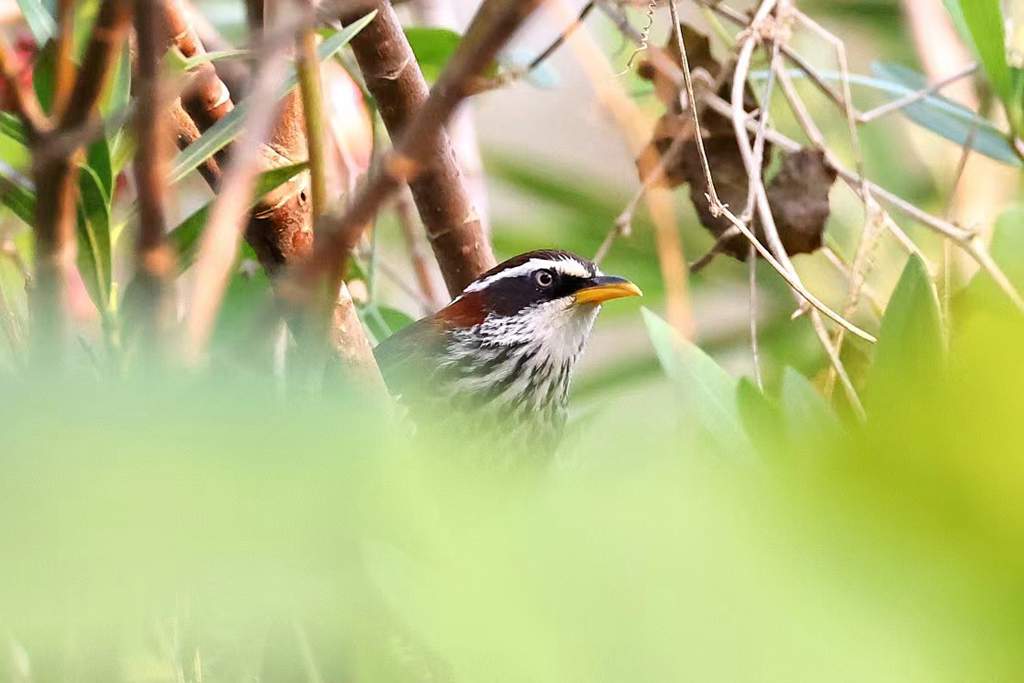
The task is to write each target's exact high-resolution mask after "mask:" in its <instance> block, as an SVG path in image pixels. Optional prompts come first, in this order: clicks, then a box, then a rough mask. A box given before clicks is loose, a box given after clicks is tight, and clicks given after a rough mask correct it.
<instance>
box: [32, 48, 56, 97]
mask: <svg viewBox="0 0 1024 683" xmlns="http://www.w3.org/2000/svg"><path fill="white" fill-rule="evenodd" d="M56 50H57V48H56V46H55V45H54V44H53V43H52V42H50V43H47V44H46V45H44V46H42V47H40V48H39V52H38V53H36V61H35V63H34V64H33V65H32V87H33V89H34V90H35V92H36V99H38V100H39V106H40V107H41V108H42V110H43V111H44V112H46V113H47V114H49V113H51V112H52V111H53V91H54V88H55V87H56V80H55V78H56V76H55V73H54V69H55V60H56Z"/></svg>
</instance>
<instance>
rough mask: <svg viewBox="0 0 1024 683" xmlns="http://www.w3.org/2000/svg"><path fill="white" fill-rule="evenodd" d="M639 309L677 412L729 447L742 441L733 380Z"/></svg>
mask: <svg viewBox="0 0 1024 683" xmlns="http://www.w3.org/2000/svg"><path fill="white" fill-rule="evenodd" d="M641 311H642V312H643V317H644V323H645V324H646V325H647V333H648V335H649V336H650V339H651V344H652V345H653V346H654V351H655V353H656V354H657V356H658V361H659V362H660V363H661V367H662V370H664V371H665V374H666V375H668V377H669V379H671V380H672V381H673V382H674V383H675V385H676V388H677V391H678V395H679V396H680V398H681V399H682V405H681V406H680V412H681V414H682V415H683V416H684V417H685V419H686V420H687V421H689V420H692V421H693V422H694V423H695V424H696V426H698V427H699V428H700V429H702V430H703V431H704V432H705V433H706V434H707V435H709V436H711V437H712V438H713V439H714V440H715V441H716V442H718V443H719V444H722V445H723V446H724V445H726V444H728V445H729V448H730V449H731V450H735V449H736V446H737V445H738V444H744V443H746V437H745V435H744V433H743V426H742V422H741V420H740V416H739V411H738V408H737V406H736V391H737V390H736V384H737V383H736V380H735V379H733V378H732V377H731V376H730V375H729V374H728V373H727V372H726V371H725V370H723V369H722V368H721V367H720V366H719V365H718V363H716V362H715V361H714V360H713V359H712V358H711V357H710V356H708V355H707V354H705V353H704V352H703V351H702V350H701V349H700V348H699V347H698V346H696V345H695V344H692V343H690V342H689V341H687V340H685V339H683V338H682V337H681V336H679V334H678V333H677V332H676V331H675V330H674V329H672V327H671V326H670V325H669V324H668V323H667V322H665V321H664V320H663V319H662V318H660V317H659V316H657V315H655V314H654V313H652V312H651V311H650V310H648V309H646V308H643V309H641Z"/></svg>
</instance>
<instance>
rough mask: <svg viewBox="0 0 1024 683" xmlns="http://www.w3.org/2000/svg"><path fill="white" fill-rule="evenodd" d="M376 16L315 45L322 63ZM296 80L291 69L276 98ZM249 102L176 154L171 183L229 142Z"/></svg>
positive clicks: (374, 14)
mask: <svg viewBox="0 0 1024 683" xmlns="http://www.w3.org/2000/svg"><path fill="white" fill-rule="evenodd" d="M376 15H377V11H376V10H374V11H373V12H370V13H369V14H367V15H366V16H364V17H362V18H361V19H359V20H358V21H355V22H353V23H352V24H350V25H348V26H346V27H345V28H343V29H342V30H340V31H337V32H335V33H334V34H333V35H332V36H331V37H330V38H328V39H327V40H325V41H323V42H322V43H320V45H319V46H318V47H317V58H318V59H319V60H320V61H321V62H322V61H324V60H326V59H330V58H331V57H332V56H333V55H334V54H335V53H336V52H338V50H340V49H341V48H343V47H345V46H346V45H348V44H349V42H351V40H352V38H354V37H355V36H356V35H357V34H358V33H359V32H360V31H362V30H363V28H364V27H365V26H366V25H367V24H369V23H370V22H371V21H373V18H374V17H375V16H376ZM296 83H298V76H297V75H296V73H295V69H294V68H292V69H291V70H290V72H289V74H288V77H287V78H286V79H285V82H284V84H283V85H282V87H281V90H280V91H279V97H284V96H285V95H286V94H288V92H289V91H291V89H292V88H294V87H295V85H296ZM271 104H272V103H270V102H260V103H259V105H260V106H271ZM250 105H251V102H249V100H246V101H244V102H242V103H241V104H239V105H238V106H237V107H235V108H234V110H232V111H231V112H230V113H229V114H228V115H227V116H225V117H224V118H222V119H221V120H220V121H218V122H217V123H215V124H214V125H213V126H211V127H210V128H209V130H207V131H206V132H205V133H203V134H202V135H201V136H200V137H199V139H198V140H196V141H195V142H193V143H192V144H191V145H189V146H188V147H187V148H185V149H184V150H182V151H181V153H179V154H178V156H177V158H176V159H175V160H174V166H173V168H172V169H171V174H170V182H171V183H177V182H178V181H179V180H181V179H182V178H184V177H185V176H186V175H188V174H189V173H191V172H192V171H194V170H195V169H196V168H198V167H199V165H200V164H202V163H203V162H204V161H206V160H207V159H209V158H210V157H211V156H213V155H214V154H216V153H217V152H219V151H220V150H222V149H224V148H225V147H227V146H228V145H229V144H231V141H232V140H234V139H235V137H237V136H238V134H239V133H240V132H241V131H242V127H243V125H244V123H245V117H246V113H247V112H248V110H249V106H250Z"/></svg>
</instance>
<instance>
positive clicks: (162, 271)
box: [134, 0, 175, 350]
mask: <svg viewBox="0 0 1024 683" xmlns="http://www.w3.org/2000/svg"><path fill="white" fill-rule="evenodd" d="M164 32H165V24H164V22H163V17H162V15H161V12H160V9H159V7H157V6H156V5H155V3H154V2H153V1H152V0H136V2H135V34H136V44H137V56H136V63H137V68H136V72H137V76H136V89H137V96H136V101H137V103H138V109H137V112H136V116H135V135H136V139H137V141H138V144H137V149H136V153H135V160H134V176H135V186H136V194H137V195H138V205H139V231H138V240H137V243H136V255H137V259H136V260H137V271H138V275H139V276H141V279H139V280H137V281H138V282H139V283H140V285H141V287H140V290H139V291H142V292H143V293H144V297H143V300H142V301H140V302H138V305H139V309H140V311H139V312H140V313H141V315H142V317H143V318H144V320H145V322H144V323H143V327H144V329H145V336H146V343H145V344H143V347H144V348H145V349H147V350H149V349H153V350H157V349H158V347H161V346H163V345H164V344H166V337H167V335H166V332H167V328H168V326H169V325H170V322H171V319H172V318H171V316H172V314H173V307H172V303H173V302H172V301H171V299H170V296H171V293H172V286H171V277H172V274H173V273H174V272H175V257H174V254H173V252H172V250H171V249H170V247H169V245H168V244H167V240H166V237H165V233H166V231H167V219H166V215H165V212H164V206H165V200H166V194H167V156H168V155H167V152H168V150H167V149H166V148H167V146H168V145H167V143H168V141H169V137H168V135H167V131H168V127H167V125H166V123H167V120H166V116H165V113H164V111H165V110H164V108H163V106H162V102H163V101H164V94H163V90H164V88H163V83H162V80H161V78H160V58H161V55H162V54H163V46H164V45H165V44H166V40H167V38H166V36H165V35H164Z"/></svg>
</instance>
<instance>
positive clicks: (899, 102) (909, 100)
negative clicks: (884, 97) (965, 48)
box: [857, 62, 978, 123]
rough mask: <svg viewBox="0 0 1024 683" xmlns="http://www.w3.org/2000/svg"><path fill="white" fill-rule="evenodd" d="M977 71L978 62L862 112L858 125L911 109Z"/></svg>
mask: <svg viewBox="0 0 1024 683" xmlns="http://www.w3.org/2000/svg"><path fill="white" fill-rule="evenodd" d="M977 70H978V64H977V62H974V63H972V64H968V65H967V66H965V67H964V68H962V69H960V70H958V71H956V72H955V73H953V74H951V75H949V76H947V77H946V78H943V79H942V80H940V81H936V82H935V83H932V84H931V85H929V86H927V87H925V88H921V89H920V90H915V91H914V92H910V93H907V94H906V95H904V96H903V97H898V98H896V99H895V100H892V101H891V102H886V103H885V104H882V105H879V106H877V107H875V108H874V109H869V110H868V111H866V112H861V114H860V115H859V116H858V117H857V123H870V122H871V121H874V120H875V119H878V118H881V117H883V116H885V115H886V114H891V113H892V112H894V111H899V110H900V109H904V108H906V107H909V106H910V105H912V104H914V103H915V102H919V101H920V100H923V99H925V98H926V97H928V96H930V95H934V94H935V93H938V92H939V91H940V90H942V89H943V88H945V87H946V86H947V85H950V84H951V83H955V82H956V81H959V80H960V79H961V78H966V77H967V76H970V75H971V74H973V73H974V72H976V71H977Z"/></svg>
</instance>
